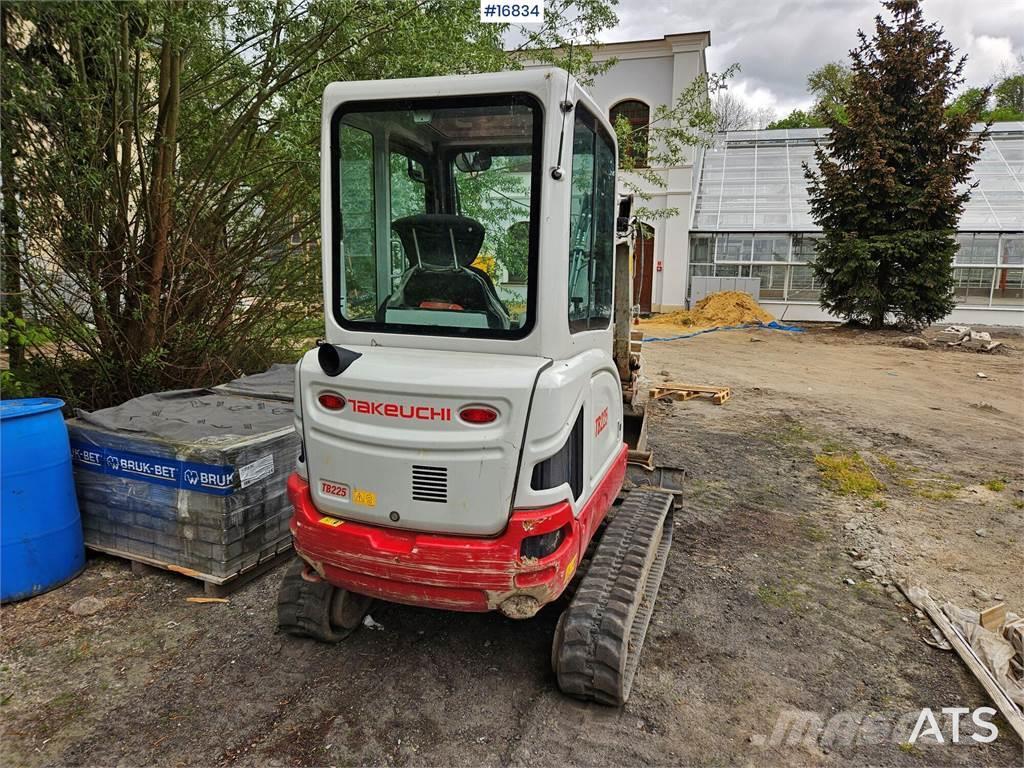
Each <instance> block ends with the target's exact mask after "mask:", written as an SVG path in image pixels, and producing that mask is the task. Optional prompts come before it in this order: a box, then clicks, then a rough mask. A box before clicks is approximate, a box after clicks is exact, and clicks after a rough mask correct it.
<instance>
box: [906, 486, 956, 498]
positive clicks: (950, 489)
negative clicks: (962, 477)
mask: <svg viewBox="0 0 1024 768" xmlns="http://www.w3.org/2000/svg"><path fill="white" fill-rule="evenodd" d="M961 488H963V486H962V485H960V484H959V483H953V484H951V485H948V486H946V487H945V488H921V487H920V486H915V487H914V495H916V496H920V497H921V498H922V499H929V500H931V501H949V500H950V499H955V498H956V495H957V492H958V491H960V489H961Z"/></svg>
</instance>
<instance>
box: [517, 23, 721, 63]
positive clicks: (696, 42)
mask: <svg viewBox="0 0 1024 768" xmlns="http://www.w3.org/2000/svg"><path fill="white" fill-rule="evenodd" d="M709 45H711V30H708V29H702V30H700V31H697V32H675V33H673V34H670V35H665V36H663V37H652V38H647V39H644V40H623V41H621V42H617V43H597V44H595V45H586V46H581V47H584V48H587V49H588V50H589V51H590V52H591V54H592V55H593V57H594V60H595V61H604V60H605V59H610V58H613V57H614V58H616V59H644V58H654V57H658V56H671V55H672V54H673V53H676V52H679V51H686V50H690V51H693V50H697V51H700V50H703V49H704V48H706V47H708V46H709ZM536 50H538V49H529V48H527V49H524V50H522V51H508V53H512V54H514V55H515V56H517V57H519V58H520V59H521V60H522V64H523V65H524V66H528V67H529V66H536V65H538V64H540V62H538V61H537V60H536V59H534V58H532V57H531V54H532V53H533V52H534V51H536ZM540 50H547V51H558V52H561V51H562V50H563V49H562V48H544V49H540Z"/></svg>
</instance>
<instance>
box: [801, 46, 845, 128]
mask: <svg viewBox="0 0 1024 768" xmlns="http://www.w3.org/2000/svg"><path fill="white" fill-rule="evenodd" d="M852 76H853V73H852V72H851V71H850V68H849V67H847V66H845V65H844V64H842V63H840V62H838V61H831V62H829V63H828V64H825V65H824V66H823V67H820V68H818V69H816V70H814V71H813V72H811V74H809V75H808V76H807V90H808V91H809V92H810V94H811V95H812V96H814V98H815V101H814V107H812V109H811V113H812V114H813V115H814V117H815V118H817V119H818V120H820V121H821V122H822V123H827V122H828V121H829V120H835V121H837V122H840V123H845V122H847V121H848V119H849V118H848V115H847V112H846V103H847V101H848V99H849V96H850V88H851V85H852Z"/></svg>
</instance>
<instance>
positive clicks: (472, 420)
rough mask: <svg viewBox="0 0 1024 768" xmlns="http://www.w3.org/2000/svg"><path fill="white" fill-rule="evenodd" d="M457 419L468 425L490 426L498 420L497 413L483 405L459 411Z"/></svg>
mask: <svg viewBox="0 0 1024 768" xmlns="http://www.w3.org/2000/svg"><path fill="white" fill-rule="evenodd" d="M459 418H460V419H462V420H463V421H465V422H466V423H468V424H490V423H491V422H492V421H494V420H495V419H496V418H498V412H497V411H496V410H494V409H493V408H488V407H487V406H485V405H471V406H469V407H467V408H463V409H462V410H461V411H459Z"/></svg>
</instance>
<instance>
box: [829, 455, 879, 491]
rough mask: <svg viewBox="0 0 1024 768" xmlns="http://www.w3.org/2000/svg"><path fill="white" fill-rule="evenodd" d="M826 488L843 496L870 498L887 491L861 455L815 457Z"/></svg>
mask: <svg viewBox="0 0 1024 768" xmlns="http://www.w3.org/2000/svg"><path fill="white" fill-rule="evenodd" d="M814 463H815V464H816V465H817V466H818V471H819V472H820V473H821V482H822V483H823V484H824V485H825V487H826V488H828V489H829V490H831V491H833V492H834V493H838V494H839V495H841V496H860V497H862V498H865V499H867V498H870V497H871V496H873V495H874V494H876V493H878V492H879V491H881V490H884V489H885V486H884V485H883V484H882V482H881V481H880V480H879V479H878V478H877V477H875V476H874V474H873V473H872V472H871V468H870V467H868V465H867V464H866V463H865V462H864V459H863V458H862V457H861V455H860V454H859V453H856V452H854V453H834V454H828V453H825V454H821V455H819V456H815V457H814Z"/></svg>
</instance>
